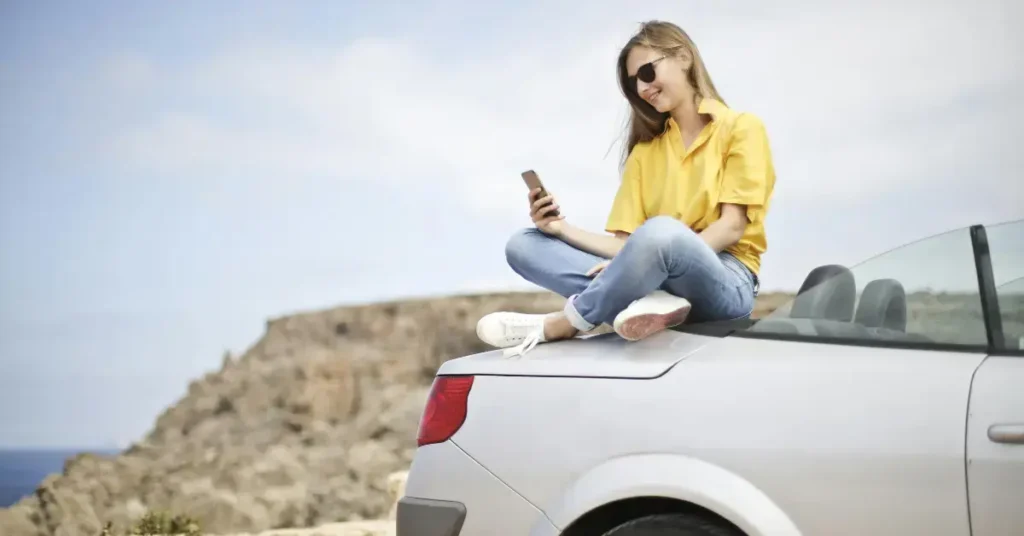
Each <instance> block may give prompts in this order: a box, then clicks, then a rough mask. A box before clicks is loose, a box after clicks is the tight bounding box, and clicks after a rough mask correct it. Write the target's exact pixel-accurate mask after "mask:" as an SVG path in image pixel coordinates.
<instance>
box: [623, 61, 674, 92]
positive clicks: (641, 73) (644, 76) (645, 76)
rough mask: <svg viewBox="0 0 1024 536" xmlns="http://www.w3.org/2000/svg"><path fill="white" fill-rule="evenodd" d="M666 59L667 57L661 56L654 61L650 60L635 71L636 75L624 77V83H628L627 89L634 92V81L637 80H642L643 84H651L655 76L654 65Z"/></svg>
mask: <svg viewBox="0 0 1024 536" xmlns="http://www.w3.org/2000/svg"><path fill="white" fill-rule="evenodd" d="M667 57H668V56H662V57H660V58H658V59H656V60H651V61H649V62H647V63H645V64H643V65H641V66H640V68H639V69H637V70H636V74H634V75H630V76H627V77H626V81H627V82H629V87H631V88H633V89H634V90H635V89H636V81H637V79H638V78H639V79H640V80H643V81H644V83H645V84H650V83H651V82H653V81H654V79H655V74H656V73H655V72H654V64H655V63H658V62H659V61H661V60H663V59H665V58H667Z"/></svg>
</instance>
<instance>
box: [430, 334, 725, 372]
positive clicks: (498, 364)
mask: <svg viewBox="0 0 1024 536" xmlns="http://www.w3.org/2000/svg"><path fill="white" fill-rule="evenodd" d="M715 340H717V339H715V338H714V337H708V336H698V335H693V334H688V333H681V332H676V331H667V332H665V333H663V334H662V336H660V337H655V338H651V339H647V340H643V341H638V342H635V343H629V342H628V341H626V340H624V339H622V338H621V337H619V336H618V335H616V334H614V333H608V334H602V335H594V336H590V337H580V338H577V339H571V340H566V341H559V342H558V344H557V345H554V344H550V343H548V344H541V345H538V346H537V347H536V348H534V349H533V350H531V351H530V352H529V353H528V354H527V355H526V356H524V357H521V358H517V359H508V358H505V357H503V356H502V353H501V351H500V350H494V351H488V352H482V353H479V354H475V355H470V356H466V357H461V358H458V359H452V360H449V361H446V362H445V363H444V364H443V365H441V368H440V369H439V370H438V372H437V375H438V376H448V375H458V374H467V373H469V374H476V375H492V374H497V375H508V376H575V377H596V378H600V377H604V378H637V379H642V378H656V377H658V376H661V375H662V374H664V373H665V371H666V370H668V369H670V368H671V367H672V366H673V365H675V364H676V363H678V362H679V361H681V360H683V359H685V358H686V356H688V355H690V354H692V353H693V352H695V351H697V350H699V349H700V348H701V347H703V346H704V345H706V344H708V343H710V342H713V341H715Z"/></svg>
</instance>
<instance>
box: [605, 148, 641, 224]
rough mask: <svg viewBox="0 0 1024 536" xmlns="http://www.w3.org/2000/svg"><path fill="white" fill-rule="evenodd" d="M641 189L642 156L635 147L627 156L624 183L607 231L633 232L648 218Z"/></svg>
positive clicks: (623, 175)
mask: <svg viewBox="0 0 1024 536" xmlns="http://www.w3.org/2000/svg"><path fill="white" fill-rule="evenodd" d="M641 191H642V190H641V180H640V158H639V155H638V151H637V148H634V150H633V151H632V152H631V153H630V154H629V157H628V158H626V166H625V169H624V170H623V172H622V183H621V184H620V185H619V191H618V192H617V193H616V194H615V200H614V201H613V202H612V210H611V213H610V214H609V215H608V222H607V224H606V225H605V230H606V231H608V232H609V233H614V232H616V231H623V232H627V233H632V232H633V231H636V229H637V228H638V227H640V225H641V224H643V223H644V221H646V220H647V216H646V214H645V212H644V204H643V197H642V195H641Z"/></svg>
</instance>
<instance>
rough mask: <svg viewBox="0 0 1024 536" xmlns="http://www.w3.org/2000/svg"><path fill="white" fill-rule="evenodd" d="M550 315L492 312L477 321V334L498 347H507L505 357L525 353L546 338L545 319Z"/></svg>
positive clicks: (482, 339)
mask: <svg viewBox="0 0 1024 536" xmlns="http://www.w3.org/2000/svg"><path fill="white" fill-rule="evenodd" d="M548 316H549V315H546V314H544V315H537V314H523V313H491V314H489V315H487V316H485V317H483V318H481V319H480V321H479V322H477V323H476V336H477V337H480V340H481V341H484V342H486V343H487V344H489V345H491V346H494V347H496V348H505V352H504V355H505V357H514V356H521V355H525V354H526V352H529V351H530V350H532V349H533V347H534V346H536V345H537V344H538V343H542V342H546V341H545V339H544V319H546V318H547V317H548Z"/></svg>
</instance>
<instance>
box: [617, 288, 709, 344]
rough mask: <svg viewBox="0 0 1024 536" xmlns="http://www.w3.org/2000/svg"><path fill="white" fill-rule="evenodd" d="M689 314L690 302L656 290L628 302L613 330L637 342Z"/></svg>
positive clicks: (677, 323) (682, 320)
mask: <svg viewBox="0 0 1024 536" xmlns="http://www.w3.org/2000/svg"><path fill="white" fill-rule="evenodd" d="M688 314H690V302H689V300H687V299H685V298H680V297H679V296H673V295H672V294H669V293H668V292H665V291H663V290H656V291H654V292H652V293H650V294H648V295H647V296H644V297H643V298H640V299H639V300H636V301H635V302H633V303H631V304H630V305H629V307H626V308H625V309H623V310H622V311H621V312H620V313H619V314H618V315H616V316H615V323H614V324H613V327H614V328H615V333H618V334H619V336H621V337H622V338H623V339H626V340H630V341H638V340H640V339H643V338H644V337H647V336H649V335H652V334H654V333H657V332H659V331H661V330H663V329H666V328H671V327H674V326H678V325H679V324H682V323H683V322H685V321H686V316H687V315H688Z"/></svg>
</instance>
